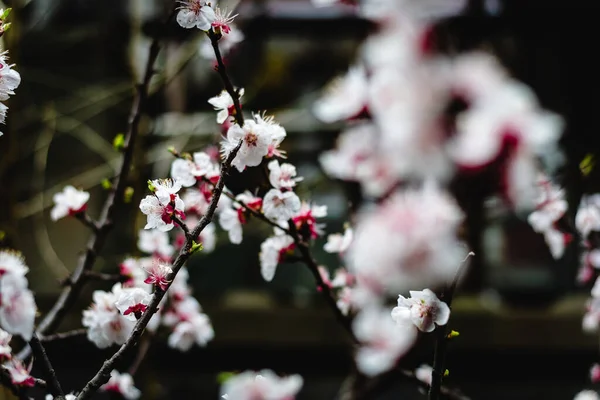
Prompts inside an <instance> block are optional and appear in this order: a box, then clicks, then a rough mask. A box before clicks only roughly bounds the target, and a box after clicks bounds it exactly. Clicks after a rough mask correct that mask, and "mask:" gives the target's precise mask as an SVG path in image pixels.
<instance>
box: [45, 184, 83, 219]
mask: <svg viewBox="0 0 600 400" xmlns="http://www.w3.org/2000/svg"><path fill="white" fill-rule="evenodd" d="M89 199H90V194H89V193H88V192H84V191H82V190H77V189H75V188H74V187H73V186H71V185H68V186H65V188H64V189H63V191H62V192H59V193H56V194H55V195H54V197H53V200H54V207H53V208H52V210H51V211H50V218H52V220H53V221H58V220H59V219H61V218H64V217H66V216H68V215H75V214H78V213H81V212H83V211H85V209H86V208H87V202H88V200H89Z"/></svg>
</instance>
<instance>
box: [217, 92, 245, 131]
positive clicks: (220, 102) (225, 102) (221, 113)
mask: <svg viewBox="0 0 600 400" xmlns="http://www.w3.org/2000/svg"><path fill="white" fill-rule="evenodd" d="M237 93H238V98H241V97H242V96H243V95H244V89H243V88H242V89H239V90H238V91H237ZM208 102H209V103H210V105H211V106H213V107H214V109H215V111H218V113H217V123H218V124H222V123H224V122H225V121H226V120H227V118H229V117H231V116H235V115H236V113H237V110H236V109H235V105H234V102H233V99H232V98H231V95H230V94H229V92H228V91H227V90H223V91H222V92H221V93H220V94H219V95H218V96H215V97H212V98H210V99H209V100H208Z"/></svg>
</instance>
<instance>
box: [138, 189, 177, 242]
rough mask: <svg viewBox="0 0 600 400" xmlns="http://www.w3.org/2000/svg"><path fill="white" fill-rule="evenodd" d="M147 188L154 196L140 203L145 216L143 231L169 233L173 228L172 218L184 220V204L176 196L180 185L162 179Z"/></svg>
mask: <svg viewBox="0 0 600 400" xmlns="http://www.w3.org/2000/svg"><path fill="white" fill-rule="evenodd" d="M148 186H149V188H150V189H151V190H152V191H153V192H154V195H148V196H146V197H145V198H143V199H142V201H141V202H140V210H141V211H142V213H144V214H145V215H146V216H147V223H146V226H144V229H158V230H160V231H163V232H166V231H170V230H171V229H173V226H174V223H173V222H174V221H173V219H174V217H177V218H179V219H185V214H184V212H183V210H184V209H185V204H184V203H183V200H181V198H180V197H179V195H178V194H177V192H179V190H180V189H181V183H180V182H179V181H177V180H176V181H172V180H170V179H163V180H154V181H150V182H149V185H148Z"/></svg>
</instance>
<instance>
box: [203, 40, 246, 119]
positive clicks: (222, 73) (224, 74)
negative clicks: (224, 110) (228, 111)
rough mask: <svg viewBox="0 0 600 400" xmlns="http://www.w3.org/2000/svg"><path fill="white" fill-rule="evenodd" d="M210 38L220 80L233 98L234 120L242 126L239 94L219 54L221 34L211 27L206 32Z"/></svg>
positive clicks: (242, 116) (242, 117)
mask: <svg viewBox="0 0 600 400" xmlns="http://www.w3.org/2000/svg"><path fill="white" fill-rule="evenodd" d="M206 34H207V35H208V37H209V39H210V44H211V45H212V47H213V50H214V52H215V57H216V58H217V68H216V70H217V72H218V73H219V75H220V76H221V80H222V81H223V86H225V90H226V91H227V93H229V95H230V96H231V99H232V100H233V108H234V109H235V115H234V118H235V122H237V124H238V125H239V126H244V114H242V106H241V104H240V94H239V93H238V91H237V90H235V89H234V88H233V84H232V83H231V79H229V75H228V74H227V68H226V67H225V63H224V62H223V57H222V56H221V50H219V39H221V34H217V33H215V32H214V31H213V30H212V29H211V30H210V31H208V32H206Z"/></svg>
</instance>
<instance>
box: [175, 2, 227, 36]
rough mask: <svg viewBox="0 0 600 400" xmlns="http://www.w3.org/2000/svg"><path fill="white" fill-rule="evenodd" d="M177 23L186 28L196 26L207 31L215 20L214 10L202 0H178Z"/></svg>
mask: <svg viewBox="0 0 600 400" xmlns="http://www.w3.org/2000/svg"><path fill="white" fill-rule="evenodd" d="M179 2H180V3H181V6H180V7H179V12H178V13H177V18H176V19H177V23H178V24H179V25H180V26H181V27H182V28H186V29H191V28H198V29H200V30H203V31H207V30H209V29H210V28H211V25H212V23H213V22H214V21H215V20H216V18H217V17H216V15H215V12H214V10H213V9H212V8H211V7H210V5H209V3H206V2H204V1H202V0H180V1H179Z"/></svg>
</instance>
